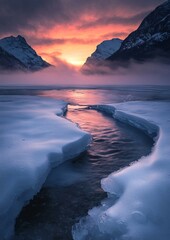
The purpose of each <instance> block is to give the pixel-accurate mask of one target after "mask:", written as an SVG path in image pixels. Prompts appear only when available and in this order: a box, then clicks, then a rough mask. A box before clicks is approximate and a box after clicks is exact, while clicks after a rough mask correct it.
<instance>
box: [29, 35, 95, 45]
mask: <svg viewBox="0 0 170 240" xmlns="http://www.w3.org/2000/svg"><path fill="white" fill-rule="evenodd" d="M28 40H29V41H30V42H31V44H33V45H39V46H40V45H46V46H48V45H56V44H57V45H62V44H65V43H73V44H91V43H96V41H98V38H97V39H94V38H93V39H82V38H37V37H31V38H29V37H28Z"/></svg>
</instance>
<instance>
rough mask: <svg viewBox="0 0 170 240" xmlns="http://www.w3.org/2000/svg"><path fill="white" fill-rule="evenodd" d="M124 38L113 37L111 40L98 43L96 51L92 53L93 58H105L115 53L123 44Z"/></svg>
mask: <svg viewBox="0 0 170 240" xmlns="http://www.w3.org/2000/svg"><path fill="white" fill-rule="evenodd" d="M122 41H123V40H121V39H119V38H113V39H111V40H106V41H103V42H102V43H100V44H99V45H97V48H96V51H95V52H94V53H92V55H91V57H90V58H92V59H97V60H104V59H106V58H108V57H110V56H111V55H112V54H113V53H115V52H116V51H117V50H118V49H119V48H120V46H121V43H122Z"/></svg>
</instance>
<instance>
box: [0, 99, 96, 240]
mask: <svg viewBox="0 0 170 240" xmlns="http://www.w3.org/2000/svg"><path fill="white" fill-rule="evenodd" d="M66 107H67V104H66V103H65V102H63V101H59V100H53V99H48V98H46V99H45V98H42V97H37V96H36V97H35V96H0V112H1V125H0V132H1V134H0V152H1V157H0V190H1V197H0V239H1V240H2V239H3V240H5V239H11V235H12V234H13V232H14V225H15V219H16V217H17V215H18V214H19V212H20V211H21V209H22V207H23V206H24V205H25V204H26V203H28V201H29V200H30V199H32V197H33V196H34V195H35V194H36V193H37V192H38V191H39V190H40V188H41V187H42V184H43V183H44V181H45V180H46V178H47V176H48V174H49V172H50V170H51V169H52V168H53V167H56V166H58V165H59V164H61V163H62V162H63V161H66V160H69V159H72V158H74V157H76V156H78V155H79V154H80V153H81V152H83V151H85V150H86V148H87V146H88V144H89V143H90V141H91V136H90V135H89V134H88V133H86V132H84V131H82V130H81V129H80V128H78V127H77V125H76V124H74V123H72V122H70V121H68V120H66V119H64V118H63V117H60V116H62V115H63V113H64V111H65V110H66Z"/></svg>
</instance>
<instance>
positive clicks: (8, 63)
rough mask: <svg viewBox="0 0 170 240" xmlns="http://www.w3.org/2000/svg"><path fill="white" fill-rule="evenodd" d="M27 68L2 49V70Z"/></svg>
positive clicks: (0, 51) (0, 68) (0, 57)
mask: <svg viewBox="0 0 170 240" xmlns="http://www.w3.org/2000/svg"><path fill="white" fill-rule="evenodd" d="M23 69H25V66H24V64H23V63H22V62H20V61H19V60H18V59H17V58H16V57H14V56H13V55H11V54H9V53H8V52H7V51H5V50H4V49H3V48H2V47H0V70H1V71H2V70H10V71H14V70H23Z"/></svg>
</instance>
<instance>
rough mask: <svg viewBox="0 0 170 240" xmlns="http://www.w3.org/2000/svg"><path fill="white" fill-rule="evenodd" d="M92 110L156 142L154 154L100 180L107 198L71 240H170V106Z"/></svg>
mask: <svg viewBox="0 0 170 240" xmlns="http://www.w3.org/2000/svg"><path fill="white" fill-rule="evenodd" d="M93 107H94V108H96V109H98V110H101V111H105V112H107V113H110V114H112V115H113V117H114V118H115V119H118V120H120V121H123V122H125V123H127V124H130V125H133V126H135V127H137V128H139V129H141V130H143V131H144V132H146V133H147V134H148V135H149V136H151V137H152V138H154V139H155V146H154V148H153V149H152V153H151V154H150V155H149V156H147V157H143V158H142V159H140V160H139V161H138V162H135V163H134V164H132V165H131V166H129V167H127V168H125V169H123V170H121V171H118V172H116V173H112V174H111V175H109V176H108V177H107V178H105V179H102V181H101V185H102V188H103V189H104V191H106V192H107V193H108V198H107V199H106V200H104V201H103V202H102V204H101V206H100V207H95V208H93V209H92V210H90V211H89V213H88V216H87V217H85V218H82V219H81V220H80V222H79V223H77V224H76V225H75V226H74V227H73V229H72V234H73V238H74V240H90V239H93V240H136V239H138V240H151V239H154V240H168V239H170V228H169V224H170V207H169V204H170V147H169V144H170V102H126V103H119V104H109V105H98V106H93Z"/></svg>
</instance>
